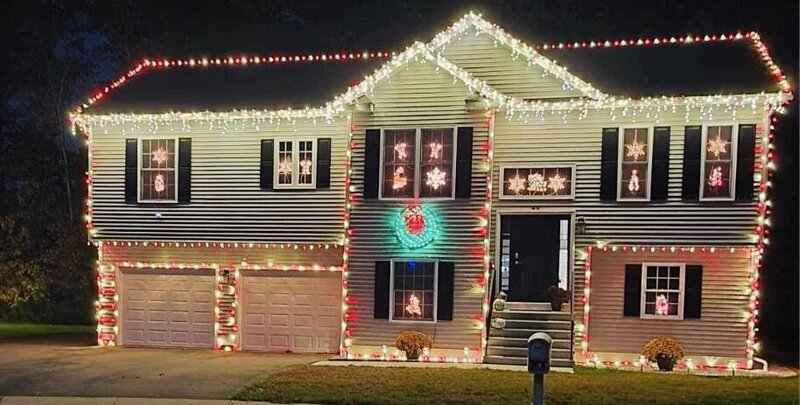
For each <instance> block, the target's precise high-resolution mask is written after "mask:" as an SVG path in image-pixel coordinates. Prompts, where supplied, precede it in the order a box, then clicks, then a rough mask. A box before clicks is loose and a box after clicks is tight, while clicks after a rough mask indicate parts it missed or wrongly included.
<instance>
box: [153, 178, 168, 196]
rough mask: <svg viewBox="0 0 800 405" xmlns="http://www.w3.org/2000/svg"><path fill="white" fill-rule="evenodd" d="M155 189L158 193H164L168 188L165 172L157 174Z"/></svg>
mask: <svg viewBox="0 0 800 405" xmlns="http://www.w3.org/2000/svg"><path fill="white" fill-rule="evenodd" d="M153 189H154V190H156V192H157V193H163V192H164V190H166V189H167V184H166V181H164V175H163V174H157V175H156V178H155V180H153Z"/></svg>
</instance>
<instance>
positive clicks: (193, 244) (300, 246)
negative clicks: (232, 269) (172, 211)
mask: <svg viewBox="0 0 800 405" xmlns="http://www.w3.org/2000/svg"><path fill="white" fill-rule="evenodd" d="M105 243H106V245H109V246H115V247H116V246H122V247H140V246H141V247H149V248H154V249H156V248H164V247H184V248H215V249H290V250H329V249H338V248H340V247H342V246H343V245H342V243H338V242H328V243H289V242H286V243H264V242H222V241H179V240H175V241H163V240H105Z"/></svg>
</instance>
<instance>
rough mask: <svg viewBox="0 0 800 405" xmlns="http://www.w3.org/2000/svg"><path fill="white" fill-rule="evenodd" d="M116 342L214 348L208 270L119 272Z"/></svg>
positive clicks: (211, 273) (210, 272) (211, 286)
mask: <svg viewBox="0 0 800 405" xmlns="http://www.w3.org/2000/svg"><path fill="white" fill-rule="evenodd" d="M120 286H121V293H120V299H121V307H122V317H121V320H120V322H121V324H122V344H123V345H136V346H173V347H208V348H213V347H214V324H213V321H214V315H213V314H214V271H213V270H197V271H194V270H192V271H188V270H176V271H170V270H156V271H147V272H143V271H138V270H137V271H133V270H129V271H125V269H123V270H122V279H121V283H120Z"/></svg>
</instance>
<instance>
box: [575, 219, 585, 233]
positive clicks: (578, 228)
mask: <svg viewBox="0 0 800 405" xmlns="http://www.w3.org/2000/svg"><path fill="white" fill-rule="evenodd" d="M575 234H577V235H586V218H584V217H578V219H577V220H576V221H575Z"/></svg>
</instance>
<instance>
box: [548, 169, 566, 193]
mask: <svg viewBox="0 0 800 405" xmlns="http://www.w3.org/2000/svg"><path fill="white" fill-rule="evenodd" d="M547 180H548V183H547V187H548V188H549V189H550V190H553V194H558V192H559V191H561V190H563V189H564V188H566V185H565V183H566V182H567V179H566V178H564V177H561V176H560V175H559V174H558V173H556V174H555V175H554V176H551V177H548V178H547Z"/></svg>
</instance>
